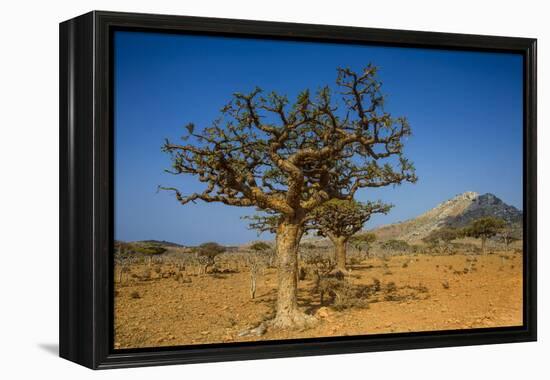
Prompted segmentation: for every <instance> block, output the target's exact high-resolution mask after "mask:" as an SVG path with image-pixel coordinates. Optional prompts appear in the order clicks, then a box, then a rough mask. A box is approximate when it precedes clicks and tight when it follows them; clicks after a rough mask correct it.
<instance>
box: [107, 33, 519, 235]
mask: <svg viewBox="0 0 550 380" xmlns="http://www.w3.org/2000/svg"><path fill="white" fill-rule="evenodd" d="M369 62H372V63H373V64H375V65H376V66H378V67H379V68H380V71H379V77H380V79H381V81H382V82H383V86H382V91H383V93H385V94H386V95H387V98H386V104H385V109H386V110H387V111H389V112H390V113H392V115H393V116H406V117H407V118H408V120H409V122H410V124H411V128H412V132H413V135H412V136H411V137H409V138H408V140H407V141H406V148H405V152H406V156H407V157H408V158H409V159H411V160H412V161H413V162H414V164H415V166H416V172H417V175H418V177H419V181H418V183H416V184H408V183H406V184H403V185H401V186H395V187H387V188H383V189H375V190H372V189H364V190H361V191H360V192H359V193H358V194H357V197H356V198H357V199H358V200H361V201H365V200H369V199H370V200H376V199H381V200H383V201H386V202H390V203H393V204H394V205H395V207H394V209H393V210H392V212H391V213H390V214H389V215H387V216H375V217H373V218H372V220H371V221H370V222H369V223H368V224H367V227H373V226H376V225H380V224H386V223H392V222H396V221H400V220H405V219H408V218H411V217H414V216H416V215H418V214H420V213H422V212H424V211H426V210H428V209H430V208H432V207H434V206H435V205H437V204H438V203H440V202H442V201H444V200H446V199H448V198H450V197H453V196H455V195H457V194H459V193H462V192H464V191H476V192H479V193H486V192H491V193H494V194H495V195H497V196H498V197H500V198H502V199H503V200H504V201H505V202H507V203H509V204H512V205H514V206H516V207H518V208H520V209H521V207H522V197H523V195H522V57H521V56H520V55H515V54H502V53H485V52H459V51H445V50H429V49H412V48H395V47H380V46H364V45H344V44H327V43H314V42H293V41H270V40H255V39H240V38H225V37H212V36H191V35H189V36H187V35H169V34H154V33H140V32H116V34H115V238H116V239H119V240H144V239H158V240H169V241H174V242H179V243H182V244H188V245H195V244H200V243H202V242H205V241H218V242H220V243H222V244H239V243H243V242H246V241H249V240H254V239H257V234H256V233H255V232H254V231H249V230H248V229H247V228H246V223H245V222H244V221H242V220H241V219H240V217H241V216H243V215H249V214H251V213H253V211H254V210H253V209H247V208H238V207H230V206H225V205H222V204H212V203H210V204H206V203H197V204H188V205H185V206H181V205H180V204H179V203H177V201H176V200H175V199H174V197H173V196H172V195H170V194H169V193H166V192H161V193H157V192H156V189H157V186H158V185H164V186H176V187H178V188H180V189H181V190H182V191H185V192H186V193H191V192H194V191H200V190H201V189H202V185H201V184H200V183H198V182H197V181H196V180H195V179H193V178H192V177H188V176H185V177H183V176H173V175H170V174H166V173H164V172H163V170H164V169H166V168H169V166H170V161H169V158H168V156H167V155H166V154H164V153H162V152H161V150H160V148H161V145H162V143H163V141H164V139H165V138H169V139H171V140H176V139H177V138H178V137H179V136H181V135H182V134H183V126H184V125H185V124H187V123H188V122H193V123H195V124H196V126H197V128H202V127H206V126H208V125H210V123H211V122H212V121H213V120H214V119H215V118H217V117H218V116H219V110H220V108H221V107H222V106H223V105H224V104H226V103H227V102H228V101H229V100H230V98H231V94H232V93H234V92H243V93H244V92H248V91H251V90H252V89H253V88H254V87H255V86H259V87H261V88H263V89H264V90H266V91H272V90H274V91H276V92H278V93H282V94H286V95H288V96H289V98H290V99H293V98H295V97H296V95H297V94H298V93H299V92H300V91H301V90H303V89H305V88H309V89H312V90H315V89H317V88H319V87H321V86H324V85H329V86H334V82H335V77H336V68H337V67H350V68H352V69H354V70H361V68H362V67H364V66H366V65H367V64H368V63H369ZM268 237H269V236H267V235H266V236H264V238H268Z"/></svg>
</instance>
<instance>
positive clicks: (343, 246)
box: [334, 238, 347, 273]
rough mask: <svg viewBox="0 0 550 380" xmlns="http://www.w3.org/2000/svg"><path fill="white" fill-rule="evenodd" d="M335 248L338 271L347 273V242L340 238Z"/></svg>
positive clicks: (335, 242)
mask: <svg viewBox="0 0 550 380" xmlns="http://www.w3.org/2000/svg"><path fill="white" fill-rule="evenodd" d="M334 247H335V249H336V270H337V271H339V272H342V273H346V272H347V270H346V251H347V241H346V240H345V239H343V238H338V239H336V240H335V241H334Z"/></svg>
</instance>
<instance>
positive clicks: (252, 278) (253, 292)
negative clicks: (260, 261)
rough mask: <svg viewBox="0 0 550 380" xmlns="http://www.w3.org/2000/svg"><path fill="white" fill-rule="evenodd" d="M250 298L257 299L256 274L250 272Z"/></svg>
mask: <svg viewBox="0 0 550 380" xmlns="http://www.w3.org/2000/svg"><path fill="white" fill-rule="evenodd" d="M250 298H252V299H254V298H256V272H254V271H251V272H250Z"/></svg>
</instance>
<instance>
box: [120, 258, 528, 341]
mask: <svg viewBox="0 0 550 380" xmlns="http://www.w3.org/2000/svg"><path fill="white" fill-rule="evenodd" d="M475 260H477V261H475ZM140 270H143V268H140V267H137V266H135V267H133V268H132V269H131V272H130V273H132V272H139V271H140ZM276 275H277V273H276V270H275V269H268V270H266V271H265V273H264V274H263V275H260V277H259V279H258V284H257V286H258V289H257V293H256V298H255V299H253V300H252V299H250V294H249V286H250V275H249V273H248V272H246V270H245V271H243V272H240V273H223V274H207V275H202V276H198V275H194V276H193V275H192V276H189V277H188V279H190V280H191V282H189V283H182V282H180V281H177V280H175V278H174V277H170V278H162V276H158V275H157V276H156V278H153V279H150V280H146V281H144V280H139V279H135V278H132V277H131V276H127V278H126V280H125V281H123V282H122V283H118V282H117V281H118V279H117V281H115V348H117V349H124V348H139V347H159V346H176V345H189V344H204V343H220V342H239V341H250V340H269V339H293V338H294V339H295V338H312V337H327V336H343V335H366V334H380V333H395V332H409V331H430V330H432V331H433V330H448V329H451V330H454V329H468V328H484V327H502V326H517V325H521V324H522V286H523V285H522V256H521V254H518V253H515V254H514V253H502V252H500V253H494V254H489V255H484V256H481V255H477V256H470V255H461V254H457V255H451V256H429V255H418V256H394V257H391V258H388V259H386V260H382V259H379V258H371V259H367V260H366V261H364V262H363V263H362V264H361V265H357V266H353V267H352V270H351V273H350V276H349V277H350V280H351V281H352V282H353V283H354V284H355V285H358V286H360V285H365V286H369V287H370V288H371V289H377V291H376V292H374V293H372V294H370V296H369V297H368V298H367V299H366V301H367V304H368V306H367V307H358V308H356V307H354V308H350V309H345V310H341V311H337V310H334V309H333V308H331V307H326V306H323V307H321V306H320V304H319V296H318V295H317V294H314V293H313V292H312V291H311V289H312V287H313V285H314V284H313V282H312V281H309V280H304V281H300V282H299V304H300V306H301V307H302V308H303V309H304V310H306V311H307V312H308V313H311V314H313V315H315V316H316V317H317V318H318V320H319V321H318V323H317V324H316V325H315V326H314V327H312V328H309V329H306V330H300V331H297V330H290V331H280V330H279V331H270V330H268V331H267V332H266V333H265V334H264V335H262V336H253V337H242V336H239V333H241V332H242V331H244V330H247V329H250V328H254V327H256V326H258V325H259V324H260V323H261V322H262V321H264V320H266V319H269V318H270V317H271V316H273V313H274V302H275V297H276V289H275V286H276V282H277V278H276ZM377 280H378V281H379V284H380V285H379V286H378V287H377V286H375V285H376V283H377V282H378V281H377ZM392 283H393V284H392Z"/></svg>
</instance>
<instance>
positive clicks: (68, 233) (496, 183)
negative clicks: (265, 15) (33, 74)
mask: <svg viewBox="0 0 550 380" xmlns="http://www.w3.org/2000/svg"><path fill="white" fill-rule="evenodd" d="M60 155H61V156H60V165H61V176H60V189H61V190H60V205H61V208H60V221H61V226H60V231H61V232H60V234H61V235H60V242H61V243H60V245H61V248H60V356H62V357H64V358H66V359H69V360H72V361H74V362H77V363H80V364H82V365H84V366H87V367H90V368H94V369H96V368H115V367H128V366H145V365H160V364H175V363H197V362H210V361H226V360H241V359H259V358H275V357H286V356H301V355H323V354H336V353H351V352H365V351H381V350H398V349H414V348H426V347H443V346H457V345H474V344H489V343H507V342H508V343H509V342H525V341H533V340H536V315H537V314H536V193H537V192H536V183H537V182H536V40H534V39H527V38H513V37H495V36H478V35H459V34H443V33H427V32H413V31H399V30H382V29H368V28H355V27H341V26H324V25H305V24H287V23H275V22H259V21H245V20H225V19H213V18H197V17H183V16H164V15H147V14H133V13H112V12H91V13H88V14H85V15H83V16H80V17H77V18H74V19H71V20H69V21H66V22H63V23H61V25H60Z"/></svg>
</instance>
